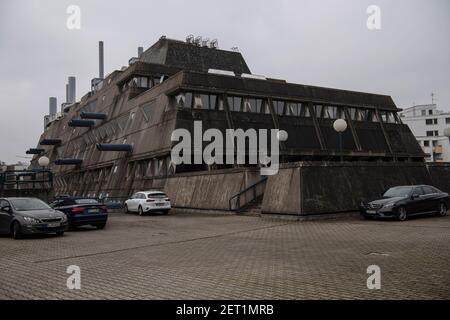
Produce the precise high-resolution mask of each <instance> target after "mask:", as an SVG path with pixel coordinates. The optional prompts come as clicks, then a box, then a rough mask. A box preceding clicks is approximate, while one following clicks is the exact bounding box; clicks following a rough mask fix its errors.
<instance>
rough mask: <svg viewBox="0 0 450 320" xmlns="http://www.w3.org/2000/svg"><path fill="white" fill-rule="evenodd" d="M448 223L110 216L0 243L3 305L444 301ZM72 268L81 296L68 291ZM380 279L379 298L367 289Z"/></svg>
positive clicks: (448, 290)
mask: <svg viewBox="0 0 450 320" xmlns="http://www.w3.org/2000/svg"><path fill="white" fill-rule="evenodd" d="M449 249H450V217H445V218H438V217H429V218H420V219H414V220H408V221H406V222H403V223H402V222H395V221H364V220H360V219H359V218H349V219H346V220H328V221H306V222H305V221H304V222H294V221H283V220H275V219H268V218H263V219H261V218H259V217H248V216H233V215H217V216H216V215H184V214H173V215H172V214H171V215H169V216H162V215H161V216H158V215H154V216H144V217H139V216H136V215H126V214H111V216H110V220H109V222H108V225H107V227H106V228H105V229H104V230H100V231H97V230H94V229H89V228H87V229H84V230H79V231H74V232H68V233H66V235H65V236H64V237H59V238H58V237H54V236H45V237H38V238H33V239H25V240H20V241H15V240H12V239H10V238H8V237H1V238H0V298H2V299H386V298H388V299H417V298H423V299H442V298H444V299H449V298H450V250H449ZM69 265H78V266H79V267H80V268H81V290H68V289H67V287H66V280H67V277H68V276H69V274H67V273H66V269H67V267H68V266H69ZM369 265H378V266H380V268H381V290H369V289H367V286H366V281H367V277H368V276H369V275H368V274H367V272H366V271H367V267H368V266H369Z"/></svg>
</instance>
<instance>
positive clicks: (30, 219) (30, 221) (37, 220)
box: [23, 217, 41, 224]
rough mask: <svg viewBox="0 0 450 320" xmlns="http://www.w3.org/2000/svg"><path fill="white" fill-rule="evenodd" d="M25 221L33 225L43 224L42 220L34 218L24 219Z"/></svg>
mask: <svg viewBox="0 0 450 320" xmlns="http://www.w3.org/2000/svg"><path fill="white" fill-rule="evenodd" d="M23 220H25V221H26V222H28V223H31V224H38V223H41V220H39V219H36V218H32V217H23Z"/></svg>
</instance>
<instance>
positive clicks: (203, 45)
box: [202, 38, 209, 47]
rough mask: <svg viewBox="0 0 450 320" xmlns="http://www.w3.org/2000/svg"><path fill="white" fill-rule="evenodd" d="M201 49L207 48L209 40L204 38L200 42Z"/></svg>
mask: <svg viewBox="0 0 450 320" xmlns="http://www.w3.org/2000/svg"><path fill="white" fill-rule="evenodd" d="M202 47H209V38H205V39H203V40H202Z"/></svg>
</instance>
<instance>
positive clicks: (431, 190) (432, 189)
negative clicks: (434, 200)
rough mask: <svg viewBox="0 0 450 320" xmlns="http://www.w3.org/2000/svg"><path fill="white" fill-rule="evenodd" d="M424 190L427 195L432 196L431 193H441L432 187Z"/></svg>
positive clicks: (424, 187) (426, 187)
mask: <svg viewBox="0 0 450 320" xmlns="http://www.w3.org/2000/svg"><path fill="white" fill-rule="evenodd" d="M423 190H424V191H425V193H426V194H430V193H441V191H440V190H438V189H436V188H434V187H431V186H423Z"/></svg>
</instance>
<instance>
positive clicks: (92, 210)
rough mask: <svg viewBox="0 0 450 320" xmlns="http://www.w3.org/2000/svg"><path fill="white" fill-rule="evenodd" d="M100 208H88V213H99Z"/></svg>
mask: <svg viewBox="0 0 450 320" xmlns="http://www.w3.org/2000/svg"><path fill="white" fill-rule="evenodd" d="M99 211H100V210H98V209H91V210H89V213H99Z"/></svg>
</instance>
